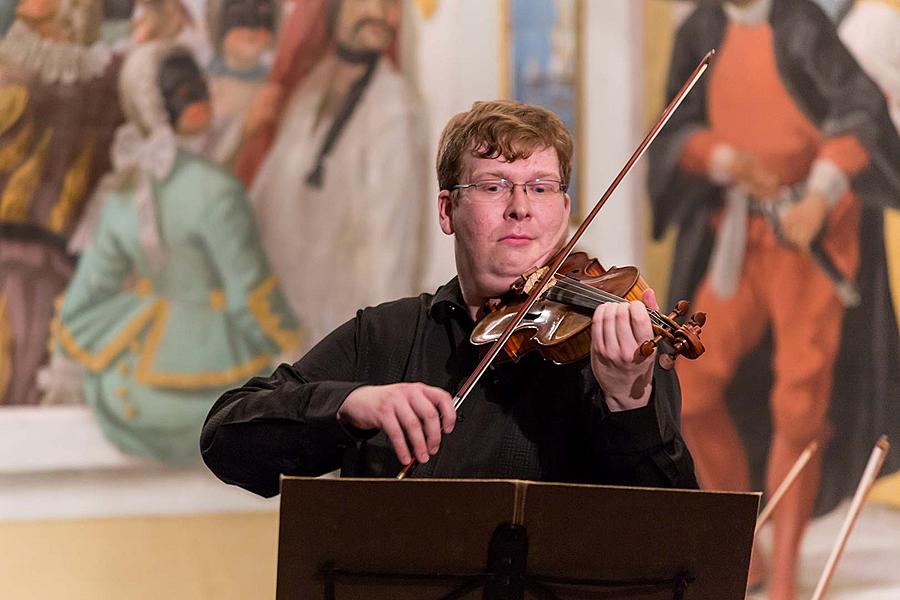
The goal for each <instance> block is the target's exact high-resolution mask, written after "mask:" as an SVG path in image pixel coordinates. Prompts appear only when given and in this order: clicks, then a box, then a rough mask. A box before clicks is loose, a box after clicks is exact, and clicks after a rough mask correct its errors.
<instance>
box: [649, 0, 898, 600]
mask: <svg viewBox="0 0 900 600" xmlns="http://www.w3.org/2000/svg"><path fill="white" fill-rule="evenodd" d="M710 48H718V49H719V54H718V56H717V57H716V59H715V61H714V62H713V65H712V68H711V69H710V72H709V73H708V75H707V77H706V78H705V80H703V81H701V82H700V85H698V87H697V88H695V89H694V91H693V92H692V93H691V95H690V96H689V97H688V99H687V100H686V102H685V103H684V104H683V105H682V107H681V108H680V109H679V111H677V112H676V114H675V115H674V117H673V119H672V121H671V122H670V124H669V125H668V127H667V128H666V129H665V130H664V131H663V132H662V134H661V136H660V137H659V139H658V140H657V142H656V144H655V145H654V147H653V149H652V150H651V165H650V193H651V197H652V202H653V208H654V219H655V220H654V232H655V235H656V236H660V235H661V234H662V233H663V232H664V230H665V228H666V227H667V226H668V225H671V224H675V225H678V226H679V235H678V242H677V245H676V250H675V259H674V263H673V267H672V272H673V279H672V282H671V287H670V289H671V294H672V295H673V297H675V298H682V297H689V298H693V299H694V308H695V309H697V310H703V311H706V312H707V313H708V314H709V320H708V321H707V324H706V326H705V327H704V330H703V338H704V343H705V344H706V346H707V348H708V349H709V352H707V354H706V355H705V356H704V357H703V359H702V360H698V361H685V362H683V363H681V364H680V365H679V366H678V374H679V376H680V378H681V382H682V388H683V390H684V406H683V413H682V422H683V428H684V434H685V438H686V440H687V441H688V444H689V445H690V448H691V451H692V453H693V454H694V456H695V459H696V464H697V472H698V475H699V478H700V482H701V485H703V486H704V487H707V488H710V489H726V490H727V489H734V490H746V489H750V486H751V481H757V482H758V481H760V479H751V466H754V465H756V466H759V465H760V463H759V462H756V461H755V460H753V461H752V462H751V459H756V458H757V457H759V453H758V452H757V451H756V450H757V449H760V448H761V449H762V453H763V454H765V452H766V451H767V452H768V454H767V457H765V458H763V459H762V461H761V462H762V463H763V464H764V465H765V476H764V484H763V485H764V486H765V489H766V490H767V491H769V492H771V491H773V490H774V487H775V486H777V485H778V484H779V483H780V482H781V481H782V480H783V479H784V477H785V475H786V474H787V472H788V470H789V468H790V467H791V465H792V464H793V463H794V461H795V460H796V459H797V457H798V456H799V454H800V453H801V452H802V451H803V449H804V447H805V446H806V445H807V444H808V443H809V442H810V441H812V440H818V441H819V442H820V443H821V444H822V446H823V447H824V448H826V449H827V450H825V451H820V452H819V453H818V454H817V455H816V456H815V458H814V459H813V460H812V461H811V462H810V464H809V465H808V466H807V467H806V469H805V470H804V471H803V473H802V475H801V476H800V477H799V478H798V480H797V481H796V483H795V485H794V487H793V488H792V490H791V491H790V492H789V493H788V494H787V495H786V496H785V497H784V499H783V500H782V503H781V505H780V506H779V508H778V509H777V510H776V512H775V515H774V526H775V532H774V538H773V539H774V550H773V552H774V555H773V560H772V570H771V578H770V581H769V596H768V597H769V598H771V599H773V600H784V599H790V598H793V597H794V578H795V572H796V568H797V556H798V548H799V545H800V542H801V539H802V535H803V531H804V529H805V527H806V524H807V522H808V520H809V518H810V516H811V515H812V513H813V510H814V503H815V500H816V497H817V495H818V496H819V508H820V509H827V508H830V507H832V506H834V504H835V503H836V502H837V501H838V500H840V499H841V498H843V497H844V496H845V495H846V494H847V493H848V492H850V491H852V486H853V485H854V483H855V481H856V480H857V479H858V477H859V475H860V474H861V473H862V470H863V466H864V464H865V460H866V457H867V455H868V453H869V451H870V449H871V445H872V444H873V443H874V442H875V440H876V439H877V436H878V435H879V434H881V433H885V432H886V433H889V434H890V433H895V434H896V433H900V418H898V414H897V411H896V410H895V409H893V408H892V404H895V403H896V390H897V389H898V384H900V382H898V375H900V368H898V367H900V364H898V357H900V352H898V335H897V324H896V322H895V320H894V315H893V312H892V310H891V306H890V299H889V295H888V286H887V275H886V269H885V256H884V246H883V238H882V211H883V208H884V207H885V206H889V205H894V206H896V205H897V203H898V200H900V161H898V160H897V157H898V156H900V138H898V137H897V134H896V131H895V130H894V128H893V127H892V126H891V124H890V119H889V116H888V110H887V106H886V104H885V102H884V98H883V96H882V95H881V93H880V92H879V90H878V88H877V87H876V86H875V85H874V84H873V83H872V81H871V80H870V79H869V78H868V77H867V76H866V75H865V74H864V73H863V71H862V70H861V69H860V68H859V66H858V65H857V63H856V62H855V61H854V60H853V58H852V57H851V56H850V54H849V53H848V52H847V50H846V48H845V47H844V46H843V44H841V42H840V40H839V39H838V36H837V32H836V31H835V28H834V25H833V24H832V23H831V22H830V21H829V19H828V17H827V16H826V15H825V14H824V13H823V12H822V10H821V9H820V8H818V7H817V6H816V5H814V4H813V3H811V2H810V1H809V0H731V1H727V2H724V3H722V2H718V3H702V4H701V5H700V6H699V7H698V8H697V9H696V10H695V12H694V13H693V14H692V15H691V16H690V17H688V19H687V21H686V22H685V23H684V24H683V25H682V27H681V28H680V30H679V31H678V34H677V36H676V41H675V47H674V50H673V53H672V65H671V69H670V79H669V84H668V94H669V96H670V97H671V95H673V94H674V93H675V91H676V90H677V89H678V87H679V86H680V85H681V83H682V82H683V81H684V80H685V79H686V78H687V75H688V74H689V73H690V72H691V70H692V69H693V68H694V66H695V65H696V64H697V62H698V61H699V60H700V58H701V57H702V56H703V55H704V54H705V53H706V52H707V51H708V50H709V49H710ZM811 249H812V250H811ZM811 251H821V252H823V253H824V254H826V255H828V256H829V257H830V258H831V259H832V260H833V263H834V264H835V265H836V267H837V269H838V270H839V271H841V272H842V274H843V276H844V277H846V278H848V279H851V280H853V279H855V280H856V282H857V283H858V286H859V289H860V290H861V292H862V302H861V304H860V305H859V306H858V307H856V308H852V309H846V310H845V307H844V304H843V303H842V301H841V299H840V298H839V296H838V294H837V293H836V288H835V286H834V284H833V283H832V282H831V281H830V280H829V278H828V277H826V275H825V273H824V271H823V269H821V268H820V267H819V266H818V265H817V264H816V262H815V261H814V260H813V258H812V256H811ZM767 338H768V341H766V340H767ZM760 345H763V346H765V347H766V348H768V350H766V351H762V353H754V350H756V349H757V348H759V347H760ZM741 365H743V366H744V369H745V370H743V371H741V370H740V369H741ZM770 369H771V378H769V376H768V373H769V372H770ZM770 384H771V387H770ZM766 399H768V402H766ZM729 403H730V404H731V408H732V410H731V411H730V410H729V407H728V404H729ZM769 413H770V414H771V438H768V437H767V435H768V432H767V431H766V429H767V426H766V422H767V419H768V418H769ZM737 424H740V425H741V426H742V427H743V428H744V432H743V435H742V434H741V433H739V430H738V427H737ZM745 444H747V447H745ZM747 448H749V454H748V450H747ZM897 459H898V456H897V454H896V453H895V454H894V455H893V456H891V458H890V461H889V463H888V466H887V470H890V469H892V468H893V469H896V468H897V466H898V460H897ZM823 464H824V465H827V468H825V469H824V470H823ZM756 485H759V484H756ZM761 567H762V564H761V560H760V559H759V556H758V553H757V556H755V557H754V561H753V563H752V565H751V583H754V582H759V581H760V580H761V578H762V575H763V572H762V571H763V569H762V568H761Z"/></svg>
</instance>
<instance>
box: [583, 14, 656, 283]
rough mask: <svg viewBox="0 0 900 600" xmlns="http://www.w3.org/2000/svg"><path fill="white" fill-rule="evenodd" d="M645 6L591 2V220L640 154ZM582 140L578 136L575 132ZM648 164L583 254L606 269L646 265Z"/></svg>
mask: <svg viewBox="0 0 900 600" xmlns="http://www.w3.org/2000/svg"><path fill="white" fill-rule="evenodd" d="M642 5H643V3H641V2H634V1H633V0H605V1H604V2H585V13H586V14H585V21H586V22H585V29H584V38H585V39H584V44H585V46H584V64H583V69H584V70H583V73H582V77H583V82H584V89H585V98H584V124H583V126H582V128H581V132H580V135H582V136H583V139H582V140H581V146H580V147H581V148H582V149H583V153H584V154H583V156H581V159H580V162H579V165H580V168H581V169H582V171H583V173H582V181H583V191H582V192H581V198H580V201H581V206H582V207H583V210H584V211H585V213H586V212H587V211H589V210H590V209H591V208H592V207H593V205H594V204H595V203H596V202H597V200H598V199H599V198H600V196H602V195H603V192H605V191H606V188H607V187H608V186H609V184H610V183H611V182H612V180H613V179H614V178H615V176H616V174H617V173H618V172H619V170H620V169H621V168H622V166H623V165H624V164H625V162H626V161H627V160H628V157H629V156H630V155H631V153H632V152H634V149H635V148H636V147H637V145H638V143H639V142H640V140H641V138H642V137H643V136H644V134H645V132H644V131H642V127H641V125H642V124H641V115H642V107H643V98H642V94H641V83H642V78H641V76H640V74H641V70H642V65H643V63H642V52H641V47H642V35H643V29H642V17H643V14H642ZM576 135H578V132H576ZM645 177H646V162H645V161H643V160H642V161H641V162H640V163H639V164H638V165H637V166H636V167H635V168H634V169H633V170H632V172H631V174H630V175H629V176H628V177H627V178H626V179H625V180H624V181H623V182H622V184H621V185H620V186H619V188H618V189H617V191H616V193H615V194H614V195H613V196H612V197H611V198H610V199H609V201H608V202H607V203H606V205H605V206H604V207H603V209H602V210H601V212H600V214H599V215H598V216H597V218H596V219H595V221H594V223H593V225H591V227H590V229H588V231H587V233H585V237H584V238H583V242H582V243H581V247H583V248H584V249H585V250H587V251H589V252H591V253H592V254H594V255H595V256H597V257H598V258H599V259H600V261H601V262H602V263H603V264H604V266H607V267H609V266H612V265H637V266H640V265H641V263H642V261H643V252H642V248H643V241H644V236H645V232H644V209H643V202H642V196H643V190H644V187H645V186H644V181H645Z"/></svg>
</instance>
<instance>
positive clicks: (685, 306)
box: [675, 300, 691, 317]
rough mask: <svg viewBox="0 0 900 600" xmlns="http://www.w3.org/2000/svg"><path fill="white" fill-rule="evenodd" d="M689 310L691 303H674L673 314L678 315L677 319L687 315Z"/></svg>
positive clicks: (681, 301) (680, 301)
mask: <svg viewBox="0 0 900 600" xmlns="http://www.w3.org/2000/svg"><path fill="white" fill-rule="evenodd" d="M690 309H691V303H690V302H688V301H687V300H679V301H678V302H676V303H675V312H676V313H678V316H679V317H683V316H684V315H686V314H687V311H689V310H690Z"/></svg>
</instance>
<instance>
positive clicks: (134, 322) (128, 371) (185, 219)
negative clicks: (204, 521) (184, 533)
mask: <svg viewBox="0 0 900 600" xmlns="http://www.w3.org/2000/svg"><path fill="white" fill-rule="evenodd" d="M119 93H120V96H121V100H122V106H123V107H124V109H125V112H126V114H127V115H128V118H129V123H128V124H126V125H124V126H123V127H122V128H121V129H120V130H119V132H118V133H117V137H116V142H115V144H114V145H113V150H112V154H113V163H114V165H115V167H116V173H115V174H114V176H113V179H115V180H117V181H116V182H115V183H113V184H111V187H113V188H114V189H113V190H112V191H110V192H109V193H107V195H106V197H105V200H104V202H103V204H102V209H100V216H99V219H98V220H97V223H96V225H95V228H94V231H93V233H92V235H91V243H90V245H89V246H88V247H87V248H86V249H85V251H84V254H83V256H82V258H81V261H80V262H79V264H78V268H77V270H76V273H75V276H74V278H73V280H72V282H71V284H70V285H69V287H68V289H67V290H66V293H65V297H64V299H63V301H62V304H61V306H60V308H59V309H58V312H57V318H56V320H55V322H54V324H53V326H52V331H53V343H54V347H55V351H56V352H62V353H63V354H65V355H66V356H68V357H69V358H70V359H74V360H75V361H76V362H77V363H79V364H80V365H81V367H82V368H83V369H84V371H85V374H84V378H83V391H84V396H85V399H86V401H87V403H88V404H89V405H90V407H91V408H92V410H93V413H94V415H95V417H96V419H97V421H98V422H99V424H100V426H101V428H102V430H103V432H104V434H105V435H106V436H107V438H108V439H109V440H110V441H111V442H112V443H113V444H115V445H116V446H118V447H119V448H120V449H122V450H123V451H125V452H127V453H129V454H135V455H140V456H147V457H152V458H155V459H158V460H161V461H163V462H167V463H174V464H179V463H189V462H192V461H193V460H194V459H195V458H196V457H198V456H199V450H198V440H199V436H200V428H201V426H202V424H203V421H204V419H205V417H206V414H207V412H208V410H209V407H210V406H211V405H212V403H213V401H214V400H215V399H216V398H217V397H218V396H219V395H220V394H221V393H222V392H223V391H225V390H226V389H229V388H231V387H234V386H235V385H237V384H239V383H242V382H244V381H246V380H247V379H248V378H249V377H253V376H255V375H258V374H263V373H268V372H269V371H270V370H271V366H272V363H273V361H274V360H275V357H276V356H278V355H279V354H281V353H284V352H288V351H290V350H293V349H294V348H296V346H297V345H298V330H297V325H296V322H295V319H294V317H293V315H292V314H291V312H290V309H289V308H288V307H287V304H286V302H285V299H284V297H283V296H282V293H281V290H280V288H279V286H278V284H277V282H276V280H275V278H274V276H273V275H272V274H271V273H270V271H269V267H268V263H267V261H266V257H265V255H264V253H263V250H262V248H261V246H260V243H259V239H258V234H257V231H256V225H255V222H254V219H253V213H252V212H251V209H250V207H249V205H248V203H247V200H246V197H245V195H244V191H243V188H242V187H241V185H240V183H238V182H237V181H236V180H235V179H234V178H233V177H232V176H231V175H230V174H229V173H228V172H227V171H225V170H224V169H222V168H220V167H219V166H217V165H215V164H213V163H211V162H209V161H207V160H205V159H203V158H200V157H199V156H196V155H193V154H191V153H188V152H184V151H181V150H178V149H177V148H176V145H175V134H174V132H173V128H174V129H175V131H177V132H179V133H193V132H195V131H197V130H198V128H201V127H202V126H203V125H204V124H205V123H206V122H208V118H209V105H208V95H207V91H206V85H205V82H204V80H203V78H202V75H201V73H200V70H199V69H198V68H197V66H196V64H195V63H194V62H193V59H192V58H191V56H190V55H189V54H188V53H187V52H186V51H185V50H183V49H179V48H177V47H172V46H169V45H165V44H157V43H154V44H148V45H145V46H141V47H138V48H137V49H136V50H134V51H133V52H132V53H131V54H130V55H129V57H128V58H127V59H126V62H125V64H124V66H123V69H122V73H121V78H120V81H119Z"/></svg>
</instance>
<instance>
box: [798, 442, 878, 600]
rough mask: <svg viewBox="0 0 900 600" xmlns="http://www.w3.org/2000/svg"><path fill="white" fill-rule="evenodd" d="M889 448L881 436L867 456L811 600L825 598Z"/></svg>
mask: <svg viewBox="0 0 900 600" xmlns="http://www.w3.org/2000/svg"><path fill="white" fill-rule="evenodd" d="M890 447H891V444H890V442H888V439H887V436H884V435H883V436H881V437H880V438H878V441H877V442H876V443H875V447H874V448H872V454H870V455H869V462H868V463H867V464H866V470H865V471H863V474H862V477H861V478H860V480H859V485H858V486H857V487H856V493H855V494H853V501H852V502H850V511H849V512H848V513H847V517H846V518H845V519H844V525H843V526H842V527H841V532H840V534H839V535H838V538H837V542H835V545H834V548H832V550H831V556H829V557H828V562H827V563H825V570H824V571H822V576H821V578H819V584H818V585H817V586H816V591H815V592H813V595H812V600H822V598H824V597H825V592H826V591H827V590H828V585H829V584H830V583H831V577H832V576H833V575H834V570H835V568H836V567H837V563H838V560H840V558H841V553H842V552H843V551H844V546H846V545H847V538H849V537H850V532H851V531H852V530H853V526H854V525H856V520H857V518H859V512H860V511H861V510H862V507H863V504H864V503H865V501H866V498H867V497H868V496H869V492H870V491H872V486H873V485H875V479H876V478H877V477H878V473H879V472H880V471H881V466H882V465H883V464H884V459H885V458H887V453H888V450H889V449H890Z"/></svg>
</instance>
